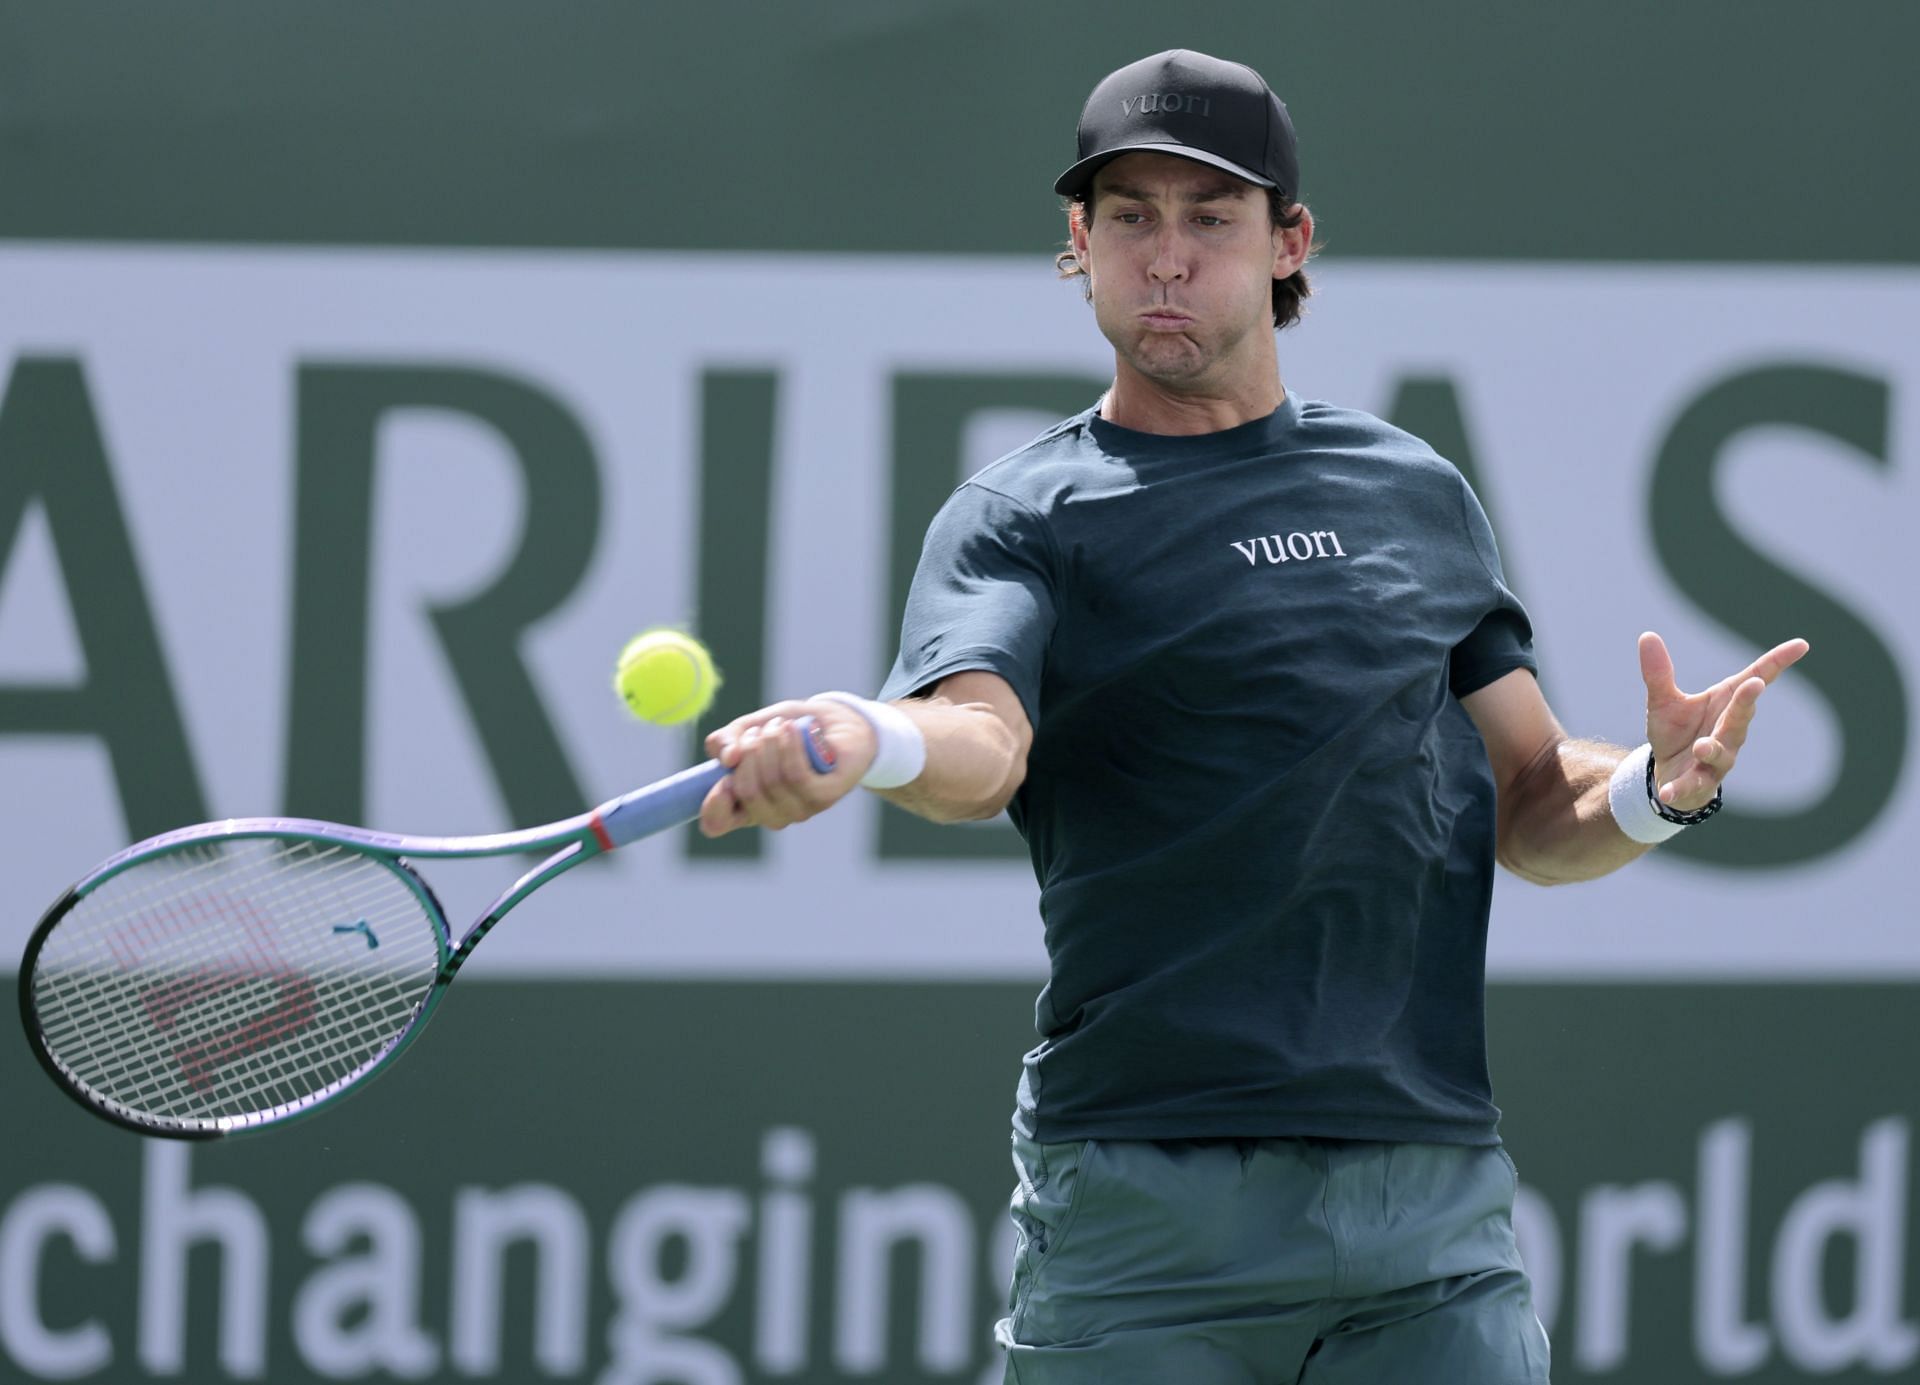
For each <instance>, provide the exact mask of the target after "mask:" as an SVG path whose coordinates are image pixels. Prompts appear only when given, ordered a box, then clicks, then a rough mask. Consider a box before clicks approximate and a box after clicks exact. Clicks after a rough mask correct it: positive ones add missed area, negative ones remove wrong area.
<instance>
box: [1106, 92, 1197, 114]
mask: <svg viewBox="0 0 1920 1385" xmlns="http://www.w3.org/2000/svg"><path fill="white" fill-rule="evenodd" d="M1159 111H1165V112H1166V113H1167V114H1169V115H1179V114H1182V113H1185V114H1187V115H1198V116H1204V117H1206V118H1207V119H1209V120H1211V119H1212V118H1213V100H1212V98H1211V97H1206V96H1183V95H1181V94H1180V93H1179V92H1177V91H1154V92H1148V93H1147V94H1146V95H1145V96H1127V97H1123V98H1121V101H1120V113H1121V114H1122V115H1153V114H1155V113H1156V112H1159Z"/></svg>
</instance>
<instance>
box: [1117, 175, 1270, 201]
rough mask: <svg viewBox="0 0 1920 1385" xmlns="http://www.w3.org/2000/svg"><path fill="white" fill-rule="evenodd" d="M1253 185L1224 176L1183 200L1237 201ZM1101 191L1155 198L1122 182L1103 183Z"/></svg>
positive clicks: (1131, 198) (1137, 198)
mask: <svg viewBox="0 0 1920 1385" xmlns="http://www.w3.org/2000/svg"><path fill="white" fill-rule="evenodd" d="M1251 187H1253V184H1251V183H1242V182H1240V181H1239V180H1238V179H1235V178H1223V179H1221V180H1220V181H1219V182H1217V183H1208V184H1207V185H1205V186H1204V187H1202V188H1200V189H1199V190H1198V191H1196V192H1190V193H1188V194H1187V195H1186V196H1185V197H1184V198H1182V199H1181V200H1182V201H1184V202H1188V203H1193V202H1236V201H1238V200H1239V199H1240V198H1241V196H1242V195H1243V193H1242V189H1243V188H1251ZM1100 191H1101V192H1103V193H1105V194H1106V195H1107V196H1108V197H1121V198H1125V199H1127V200H1128V201H1132V202H1151V201H1153V200H1154V195H1153V194H1152V193H1150V192H1147V191H1146V190H1145V189H1143V188H1136V187H1129V186H1126V185H1125V184H1121V183H1106V184H1103V185H1102V186H1101V188H1100Z"/></svg>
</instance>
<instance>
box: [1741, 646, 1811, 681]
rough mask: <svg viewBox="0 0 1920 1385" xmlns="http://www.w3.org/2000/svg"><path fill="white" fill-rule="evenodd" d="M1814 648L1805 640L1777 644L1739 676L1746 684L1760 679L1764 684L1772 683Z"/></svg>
mask: <svg viewBox="0 0 1920 1385" xmlns="http://www.w3.org/2000/svg"><path fill="white" fill-rule="evenodd" d="M1812 648H1813V646H1812V645H1810V644H1808V643H1807V642H1806V641H1805V640H1801V639H1792V640H1788V641H1786V642H1785V643H1784V644H1776V645H1775V646H1774V647H1773V648H1772V649H1769V650H1768V651H1767V652H1766V653H1765V654H1762V655H1761V656H1760V657H1759V658H1757V659H1755V660H1754V661H1753V662H1752V663H1750V664H1748V665H1747V666H1746V668H1745V669H1744V670H1742V671H1741V672H1740V674H1739V675H1738V678H1739V681H1740V682H1742V683H1744V682H1745V681H1746V680H1747V679H1749V678H1758V679H1760V680H1761V682H1762V683H1771V682H1772V681H1773V680H1774V679H1776V678H1778V677H1779V676H1780V675H1781V674H1782V673H1784V672H1786V671H1787V670H1788V669H1790V668H1792V667H1793V666H1794V665H1795V664H1797V663H1799V662H1800V659H1801V657H1802V656H1803V655H1805V654H1806V652H1807V651H1808V650H1810V649H1812Z"/></svg>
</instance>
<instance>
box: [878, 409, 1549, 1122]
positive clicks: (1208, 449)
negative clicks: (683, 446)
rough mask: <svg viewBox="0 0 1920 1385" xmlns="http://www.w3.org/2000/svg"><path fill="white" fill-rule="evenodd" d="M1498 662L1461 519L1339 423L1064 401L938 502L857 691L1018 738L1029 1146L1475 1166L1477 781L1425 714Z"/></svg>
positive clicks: (1402, 459)
mask: <svg viewBox="0 0 1920 1385" xmlns="http://www.w3.org/2000/svg"><path fill="white" fill-rule="evenodd" d="M1517 668H1526V669H1532V668H1534V659H1533V653H1532V630H1531V627H1530V626H1529V624H1528V622H1527V616H1526V613H1525V611H1524V610H1523V609H1522V608H1521V605H1520V603H1519V601H1518V600H1517V599H1516V598H1515V597H1514V595H1513V593H1512V592H1510V591H1508V590H1507V586H1506V582H1505V580H1504V578H1503V576H1502V574H1501V569H1500V559H1499V556H1498V554H1497V553H1496V551H1495V549H1494V542H1493V535H1492V532H1491V530H1490V529H1489V528H1488V525H1487V521H1486V516H1485V514H1484V513H1483V511H1482V510H1481V508H1480V505H1479V502H1478V501H1476V500H1475V499H1474V496H1473V493H1472V491H1471V490H1470V489H1469V488H1468V486H1467V484H1466V482H1465V481H1464V480H1463V479H1462V477H1461V475H1460V473H1459V472H1458V471H1457V470H1455V469H1454V467H1453V466H1451V465H1450V464H1449V463H1447V462H1445V461H1443V460H1442V459H1441V458H1439V457H1438V456H1436V455H1435V454H1434V453H1433V451H1432V450H1431V449H1430V448H1428V447H1427V446H1426V444H1424V443H1422V442H1421V441H1419V439H1417V438H1414V437H1412V436H1411V435H1409V434H1407V433H1404V432H1401V431H1399V430H1398V429H1395V428H1392V427H1390V426H1388V425H1387V424H1385V423H1382V422H1381V421H1380V420H1378V419H1376V418H1373V417H1371V416H1369V415H1367V414H1363V413H1358V412H1354V411H1352V410H1347V409H1339V408H1335V407H1333V406H1331V405H1327V404H1321V403H1315V402H1310V401H1309V402H1301V401H1298V400H1296V399H1294V398H1293V397H1292V396H1289V397H1288V399H1287V401H1286V402H1285V403H1284V404H1282V405H1281V407H1280V408H1279V409H1278V410H1276V411H1275V412H1274V413H1273V414H1271V415H1269V416H1268V417H1266V418H1264V419H1260V420H1258V421H1256V422H1253V423H1248V424H1244V425H1242V426H1240V427H1238V428H1233V429H1229V430H1227V431H1225V432H1220V433H1212V434H1206V435H1203V436H1199V437H1171V436H1162V435H1159V434H1152V433H1140V432H1135V431H1133V430H1131V429H1126V428H1120V427H1117V426H1115V425H1113V424H1111V423H1108V422H1106V421H1105V420H1103V419H1101V418H1099V417H1098V416H1097V415H1096V414H1095V413H1094V412H1093V411H1091V410H1089V411H1088V412H1087V413H1084V414H1080V415H1078V416H1076V417H1074V418H1071V419H1068V420H1067V421H1066V422H1064V423H1062V424H1060V425H1059V426H1058V427H1056V428H1054V429H1052V430H1051V431H1049V432H1047V433H1045V434H1043V435H1042V436H1041V437H1039V438H1038V439H1036V440H1035V441H1034V442H1032V443H1030V444H1029V445H1028V446H1026V447H1024V448H1022V449H1021V450H1020V451H1018V452H1015V453H1013V454H1012V455H1011V456H1008V457H1005V458H1003V459H1001V460H1000V461H998V462H995V463H994V464H993V465H992V466H989V467H987V468H985V469H984V470H982V471H981V472H980V473H979V474H977V475H976V476H974V477H973V479H971V480H969V481H967V482H966V483H964V484H963V485H962V486H961V487H960V488H959V489H958V490H956V491H955V492H954V494H953V495H952V497H951V498H950V499H949V500H948V501H947V503H946V505H945V506H944V507H943V508H942V509H941V511H940V513H939V515H938V516H937V517H936V518H935V520H934V522H933V525H932V527H931V529H930V530H929V531H928V534H927V541H926V547H925V549H924V551H923V553H922V555H921V559H920V566H919V570H918V571H917V573H916V574H915V577H914V581H913V588H912V594H911V596H910V597H909V599H908V603H907V612H906V620H905V624H904V628H903V630H902V632H901V641H900V654H899V658H898V660H897V662H896V663H895V665H894V669H893V672H892V674H891V676H890V677H889V678H888V679H887V684H886V687H885V689H884V690H883V691H882V694H881V695H882V696H883V697H886V698H900V697H906V696H909V695H910V694H913V693H915V692H919V691H923V690H925V689H927V688H929V687H930V686H931V685H932V684H934V683H936V682H937V681H938V680H939V679H941V678H943V677H945V676H946V675H948V674H950V673H956V672H959V671H962V670H966V669H988V670H991V671H992V672H994V673H997V674H999V675H1000V676H1001V677H1003V678H1005V679H1006V680H1007V682H1008V683H1010V684H1011V685H1012V686H1013V688H1014V690H1015V691H1016V692H1017V693H1018V694H1019V696H1020V700H1021V702H1022V703H1023V704H1024V705H1025V707H1026V710H1027V715H1028V717H1029V718H1030V719H1031V720H1032V722H1033V726H1034V741H1033V748H1032V750H1031V752H1030V754H1029V756H1028V760H1027V777H1026V782H1025V783H1024V784H1023V785H1022V786H1021V788H1020V791H1019V793H1018V794H1017V795H1016V796H1015V798H1014V800H1013V803H1012V805H1011V807H1010V809H1009V813H1010V815H1011V817H1012V819H1013V821H1014V824H1015V826H1016V827H1018V828H1019V830H1020V832H1021V834H1022V835H1023V836H1024V837H1025V839H1026V842H1027V846H1028V849H1029V851H1030V852H1031V854H1032V857H1033V867H1034V871H1035V874H1036V875H1037V876H1038V878H1039V882H1040V914H1041V917H1042V919H1043V920H1044V923H1045V929H1046V944H1047V953H1048V956H1049V958H1050V960H1051V970H1052V976H1051V980H1050V981H1049V982H1048V984H1047V987H1046V989H1045V990H1044V991H1042V992H1041V994H1040V999H1039V1003H1038V1005H1037V1007H1036V1009H1037V1024H1038V1028H1039V1031H1040V1037H1041V1042H1040V1045H1039V1047H1037V1048H1036V1049H1034V1050H1033V1052H1032V1053H1030V1054H1029V1055H1028V1057H1027V1071H1026V1080H1025V1081H1024V1082H1023V1083H1022V1088H1021V1108H1022V1109H1021V1111H1020V1113H1019V1117H1018V1118H1019V1119H1021V1121H1022V1124H1023V1126H1024V1127H1025V1128H1026V1129H1027V1131H1028V1133H1029V1134H1031V1135H1032V1136H1034V1137H1035V1138H1037V1139H1039V1140H1042V1141H1054V1140H1068V1139H1189V1138H1206V1137H1222V1136H1240V1137H1248V1136H1262V1137H1264V1136H1284V1135H1294V1136H1300V1135H1312V1136H1326V1137H1336V1138H1348V1139H1367V1140H1428V1141H1438V1142H1443V1143H1464V1144H1492V1143H1496V1142H1497V1139H1498V1137H1497V1135H1496V1134H1495V1125H1496V1122H1497V1121H1498V1119H1499V1111H1498V1110H1497V1109H1496V1108H1495V1107H1494V1105H1493V1102H1492V1097H1491V1091H1490V1089H1489V1083H1488V1079H1487V1063H1486V1039H1485V1025H1484V1017H1483V1006H1484V991H1485V965H1486V932H1487V911H1488V906H1489V902H1490V899H1491V895H1492V888H1493V867H1494V859H1493V851H1494V789H1493V780H1492V775H1491V772H1490V771H1489V769H1488V766H1487V759H1486V749H1485V746H1484V744H1483V743H1482V741H1481V739H1480V735H1479V732H1478V731H1477V730H1476V729H1475V727H1474V725H1473V723H1472V721H1471V719H1469V718H1468V716H1467V714H1466V712H1465V711H1464V710H1463V709H1462V708H1461V706H1460V703H1459V701H1458V698H1459V697H1461V696H1463V695H1465V694H1467V693H1469V692H1472V691H1474V690H1475V689H1477V688H1480V687H1484V686H1485V685H1486V684H1488V683H1490V682H1492V681H1493V680H1494V679H1496V678H1498V677H1500V676H1501V675H1502V674H1505V673H1507V672H1509V671H1511V670H1513V669H1517Z"/></svg>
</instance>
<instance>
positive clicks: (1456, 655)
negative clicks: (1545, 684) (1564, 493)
mask: <svg viewBox="0 0 1920 1385" xmlns="http://www.w3.org/2000/svg"><path fill="white" fill-rule="evenodd" d="M1460 506H1461V510H1462V512H1463V515H1464V517H1465V520H1466V525H1467V534H1468V536H1469V537H1470V538H1471V539H1472V540H1473V546H1474V548H1475V549H1477V550H1478V551H1479V554H1480V561H1481V563H1482V565H1484V566H1485V568H1486V570H1487V576H1488V578H1490V579H1491V580H1490V582H1489V584H1488V587H1487V591H1486V611H1485V613H1484V614H1483V615H1482V616H1481V617H1480V623H1479V624H1478V625H1476V626H1474V628H1473V632H1472V633H1471V634H1469V635H1468V636H1467V637H1466V638H1465V639H1464V640H1462V641H1460V643H1459V644H1457V645H1455V646H1454V647H1453V656H1452V658H1451V660H1450V661H1449V663H1448V669H1447V684H1448V686H1449V687H1450V688H1452V690H1453V695H1454V696H1455V697H1465V696H1466V695H1467V694H1468V693H1471V692H1478V691H1479V690H1480V689H1481V688H1484V687H1486V686H1487V684H1489V683H1491V682H1493V681H1494V680H1495V679H1496V678H1499V677H1501V676H1503V675H1505V674H1508V673H1511V672H1513V670H1515V669H1517V668H1524V669H1526V670H1528V671H1529V672H1530V673H1532V674H1534V675H1535V676H1536V677H1537V676H1539V673H1540V665H1539V661H1538V660H1536V659H1535V658H1534V654H1533V622H1532V621H1530V620H1529V619H1528V618H1527V609H1526V607H1524V606H1522V605H1521V604H1520V598H1519V597H1517V596H1515V595H1514V594H1513V591H1512V590H1511V589H1510V588H1509V587H1508V586H1507V577H1506V573H1505V571H1504V570H1503V569H1502V568H1501V566H1500V550H1499V548H1498V546H1497V545H1496V544H1495V543H1494V541H1493V526H1492V525H1490V524H1488V523H1487V512H1486V511H1485V510H1484V509H1482V508H1481V507H1480V500H1479V497H1478V496H1476V495H1474V493H1473V488H1472V487H1471V486H1469V485H1468V484H1467V482H1466V478H1465V477H1462V478H1461V480H1460Z"/></svg>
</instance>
